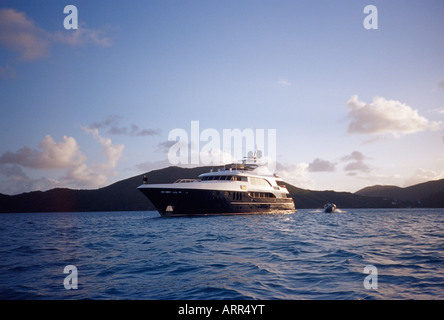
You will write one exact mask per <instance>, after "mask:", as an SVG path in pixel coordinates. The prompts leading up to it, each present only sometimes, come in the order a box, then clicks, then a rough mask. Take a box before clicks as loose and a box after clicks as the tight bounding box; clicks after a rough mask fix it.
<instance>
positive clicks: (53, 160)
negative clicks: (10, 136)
mask: <svg viewBox="0 0 444 320" xmlns="http://www.w3.org/2000/svg"><path fill="white" fill-rule="evenodd" d="M84 130H85V131H86V132H87V133H88V134H91V135H92V136H93V137H94V138H95V139H96V140H97V141H99V143H100V144H101V145H102V146H103V153H104V155H105V157H106V161H104V162H99V163H98V164H92V165H88V164H87V157H86V156H85V155H84V154H83V153H82V152H81V150H80V147H79V145H78V143H77V141H76V140H75V139H74V138H73V137H66V136H64V137H63V138H62V141H60V142H56V141H54V139H53V138H52V137H51V136H50V135H47V136H46V137H45V138H44V139H43V140H42V142H41V143H40V144H39V146H38V148H35V149H34V148H30V147H23V148H21V149H20V150H18V151H16V152H11V151H7V152H5V153H3V155H1V156H0V181H1V184H0V185H1V187H0V192H2V193H8V194H15V193H20V192H25V191H33V190H44V189H51V188H55V187H70V188H89V187H100V186H103V185H104V184H105V183H106V182H107V179H108V176H110V175H114V174H115V173H114V172H112V171H110V170H112V169H114V168H115V167H116V166H117V163H118V161H119V160H120V158H121V157H122V155H123V149H124V145H115V144H113V143H112V141H111V139H109V138H104V137H102V136H101V135H100V134H99V130H98V129H84ZM24 169H31V170H45V171H48V170H51V174H48V176H50V175H54V174H56V175H58V177H56V178H51V179H49V178H46V177H40V178H33V177H30V176H29V175H28V174H27V173H25V170H24ZM60 170H63V173H62V174H60V173H59V171H60ZM38 174H41V171H34V175H38Z"/></svg>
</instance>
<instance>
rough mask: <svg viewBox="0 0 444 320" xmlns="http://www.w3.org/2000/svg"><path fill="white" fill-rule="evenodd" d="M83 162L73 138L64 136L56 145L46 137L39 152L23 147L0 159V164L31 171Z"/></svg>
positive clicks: (58, 167) (66, 166)
mask: <svg viewBox="0 0 444 320" xmlns="http://www.w3.org/2000/svg"><path fill="white" fill-rule="evenodd" d="M85 160H86V157H85V155H84V154H83V153H82V152H81V151H80V148H79V145H78V144H77V141H76V140H75V139H74V138H72V137H66V136H64V137H63V141H62V142H58V143H57V142H55V141H54V139H53V138H52V137H51V136H50V135H47V136H46V137H45V138H44V139H43V140H42V142H41V143H40V144H39V150H36V149H31V148H29V147H23V148H22V149H20V150H18V151H17V152H10V151H8V152H5V153H4V154H3V155H2V156H1V157H0V164H17V165H21V166H24V167H28V168H32V169H60V168H68V167H71V166H74V165H78V164H80V163H83V162H84V161H85Z"/></svg>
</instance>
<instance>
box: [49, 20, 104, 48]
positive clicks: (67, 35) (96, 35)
mask: <svg viewBox="0 0 444 320" xmlns="http://www.w3.org/2000/svg"><path fill="white" fill-rule="evenodd" d="M106 34H107V31H106V30H94V29H89V28H87V27H86V24H85V23H82V22H81V23H80V25H79V28H78V29H77V30H65V31H63V32H60V31H59V32H56V33H55V34H54V35H53V36H52V39H53V40H54V41H57V42H60V43H63V44H67V45H70V46H72V47H76V46H82V45H86V44H93V45H97V46H101V47H109V46H110V45H111V39H110V38H109V37H108V36H107V35H106Z"/></svg>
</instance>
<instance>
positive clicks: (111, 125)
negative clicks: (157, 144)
mask: <svg viewBox="0 0 444 320" xmlns="http://www.w3.org/2000/svg"><path fill="white" fill-rule="evenodd" d="M122 118H123V117H122V116H120V115H110V116H108V117H107V118H106V119H105V120H103V121H100V122H94V123H93V124H92V125H91V126H90V128H92V129H101V128H104V129H107V133H109V134H115V135H128V136H133V137H146V136H155V135H159V134H160V133H161V130H160V129H140V128H139V126H138V125H136V124H131V125H130V126H122V125H120V121H121V120H122Z"/></svg>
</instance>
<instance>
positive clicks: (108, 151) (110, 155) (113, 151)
mask: <svg viewBox="0 0 444 320" xmlns="http://www.w3.org/2000/svg"><path fill="white" fill-rule="evenodd" d="M82 130H83V131H84V132H86V133H88V134H91V135H92V136H93V137H94V138H95V139H96V140H97V141H99V142H100V144H101V145H102V146H103V153H104V154H105V156H106V159H107V161H106V162H102V163H100V164H98V165H97V168H98V169H99V170H108V169H113V168H115V167H116V165H117V162H118V161H119V160H120V158H121V157H122V154H123V149H124V147H125V146H124V145H123V144H119V145H115V144H113V143H112V141H111V139H110V138H104V137H102V136H100V134H99V129H97V128H95V129H91V128H87V127H82Z"/></svg>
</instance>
